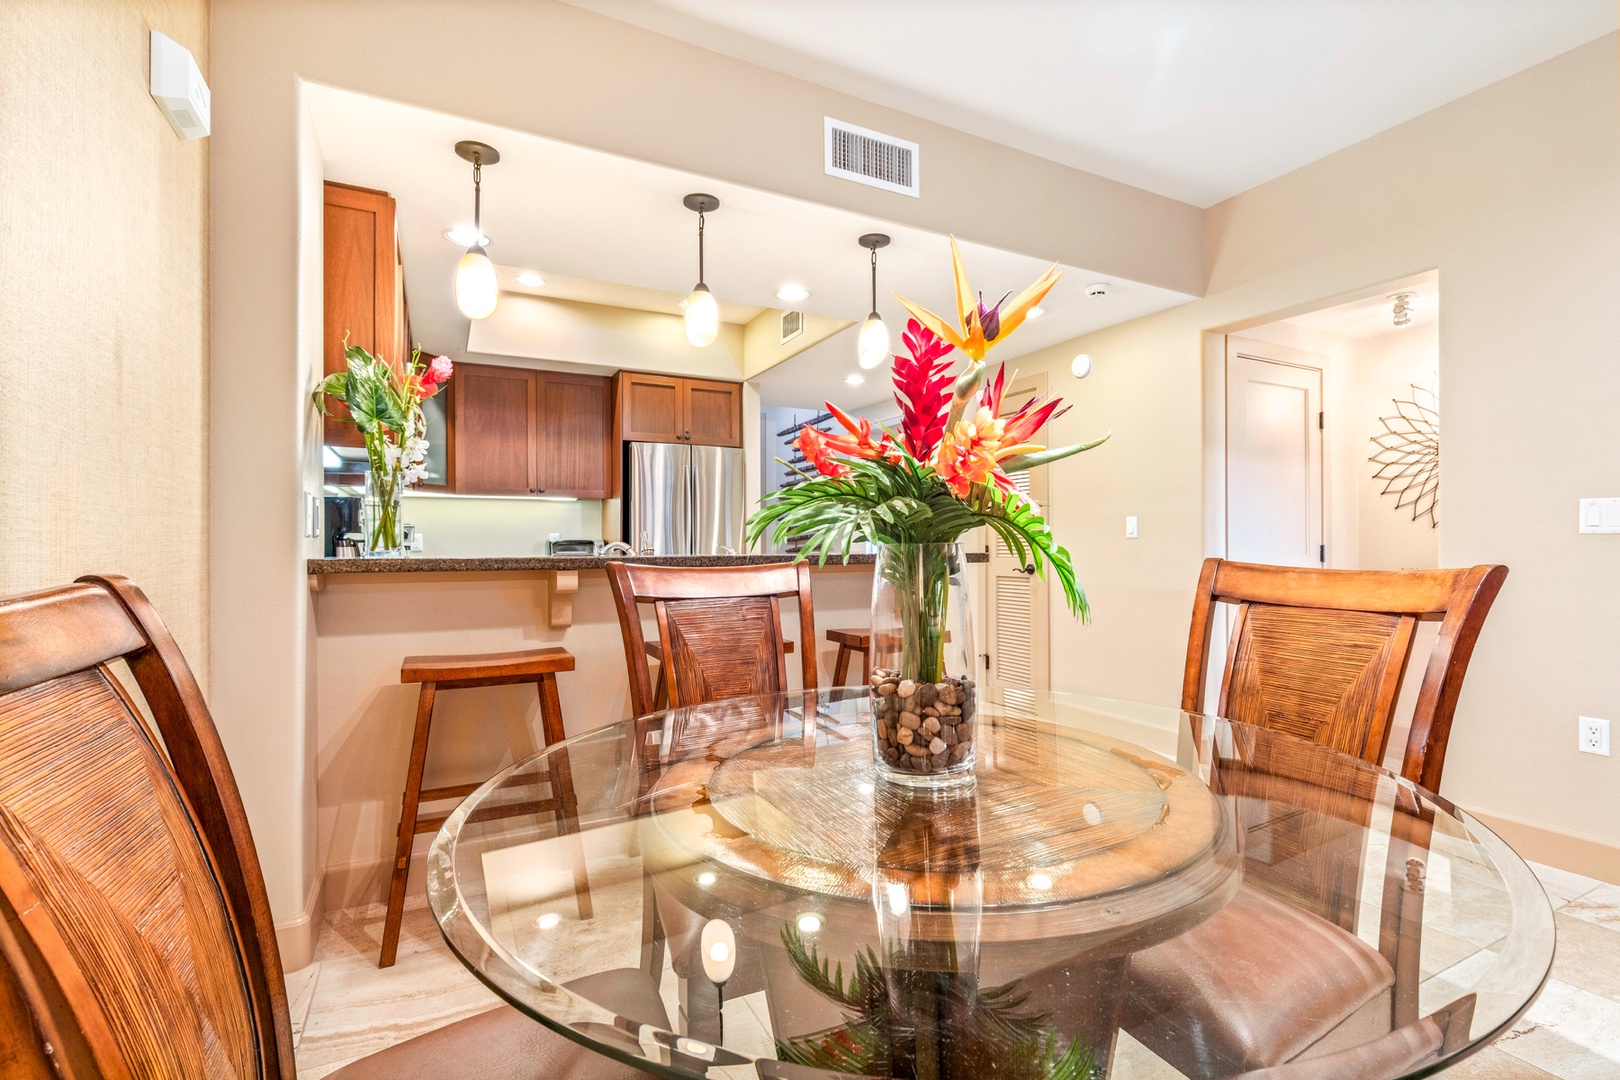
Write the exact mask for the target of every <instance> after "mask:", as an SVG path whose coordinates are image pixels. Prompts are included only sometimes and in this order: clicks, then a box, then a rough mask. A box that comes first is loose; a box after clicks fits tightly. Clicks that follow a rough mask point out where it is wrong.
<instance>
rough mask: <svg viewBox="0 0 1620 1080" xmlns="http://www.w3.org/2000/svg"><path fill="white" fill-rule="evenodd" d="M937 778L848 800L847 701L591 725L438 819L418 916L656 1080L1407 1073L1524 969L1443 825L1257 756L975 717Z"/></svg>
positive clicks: (858, 792)
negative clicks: (937, 786)
mask: <svg viewBox="0 0 1620 1080" xmlns="http://www.w3.org/2000/svg"><path fill="white" fill-rule="evenodd" d="M979 723H980V729H979V735H978V763H977V766H976V768H975V777H974V780H973V781H972V782H971V783H968V784H964V785H957V786H953V787H951V788H949V789H941V790H937V791H930V790H927V789H916V788H911V787H902V786H897V785H893V784H890V783H887V782H885V781H884V780H882V779H881V778H880V777H879V776H878V774H877V773H876V771H875V769H874V767H873V764H872V733H871V714H870V709H869V704H868V698H867V693H866V691H865V690H864V688H855V689H850V688H845V689H836V690H827V691H822V692H820V693H819V694H808V695H798V694H789V695H783V696H779V697H765V698H740V699H733V700H730V701H724V702H719V703H716V704H712V705H706V706H699V707H695V708H689V709H676V710H671V711H669V712H666V713H660V714H656V715H654V716H649V717H643V718H641V719H640V720H636V721H628V722H625V723H621V724H614V725H610V726H608V727H605V728H602V729H599V730H597V731H594V732H591V733H589V734H587V735H582V736H579V737H577V738H574V739H569V740H568V741H566V742H563V743H560V744H558V745H557V746H553V747H550V748H548V749H547V750H546V751H544V752H543V753H540V754H538V755H536V756H535V757H533V758H530V759H528V760H526V761H523V762H521V763H519V764H518V765H516V766H514V767H512V768H511V769H508V770H506V771H505V772H503V773H501V774H499V775H497V776H496V777H494V778H493V779H492V780H490V781H489V782H488V783H487V784H485V785H484V786H483V787H481V788H480V789H479V790H478V791H476V792H474V793H473V794H472V795H471V796H469V797H468V798H467V800H466V801H465V802H464V803H463V804H462V805H461V806H460V807H459V808H457V810H456V811H455V812H454V813H453V814H452V815H451V816H450V818H449V820H447V821H446V822H445V825H444V828H443V829H442V830H441V831H440V832H439V834H438V836H437V837H436V838H435V839H434V843H433V847H432V851H431V853H430V856H429V863H428V895H429V899H430V902H431V904H432V907H433V911H434V914H435V916H436V917H437V918H438V920H439V924H440V926H441V927H442V928H443V930H444V934H445V937H446V939H447V940H448V942H449V943H450V946H451V948H452V949H454V950H455V952H456V953H457V955H458V956H460V958H461V959H462V961H463V962H464V963H466V964H467V966H468V967H469V968H470V969H471V970H472V971H473V972H474V973H475V974H477V975H478V976H479V977H480V978H481V979H483V980H484V982H486V983H487V984H488V985H489V986H490V987H492V988H493V989H494V990H495V991H496V992H497V993H499V994H500V995H501V996H502V997H503V998H505V999H506V1000H507V1001H509V1002H510V1003H511V1004H512V1005H514V1006H516V1007H517V1008H519V1009H521V1010H523V1011H524V1012H526V1013H528V1014H529V1015H531V1016H533V1017H534V1018H535V1019H536V1020H538V1021H539V1022H541V1023H544V1024H546V1025H547V1026H549V1027H551V1028H554V1029H556V1030H557V1031H559V1032H561V1033H563V1034H564V1035H567V1036H569V1037H570V1038H573V1039H575V1040H576V1041H579V1042H582V1043H584V1044H586V1045H588V1046H590V1047H592V1048H593V1049H594V1050H596V1051H597V1052H599V1053H601V1054H603V1055H604V1056H606V1057H610V1058H614V1059H617V1060H619V1061H621V1062H626V1063H629V1064H631V1065H634V1066H635V1067H637V1068H639V1069H641V1070H643V1071H646V1072H648V1073H651V1074H654V1075H658V1076H668V1077H781V1078H800V1077H803V1078H810V1077H830V1076H877V1077H942V1078H943V1077H960V1078H968V1077H973V1078H978V1077H987V1076H996V1077H1009V1078H1024V1077H1029V1078H1054V1080H1057V1078H1063V1080H1069V1078H1072V1080H1081V1078H1084V1077H1088V1076H1096V1077H1103V1076H1114V1077H1162V1076H1173V1075H1175V1073H1174V1072H1173V1071H1169V1070H1179V1071H1180V1072H1181V1073H1182V1074H1184V1075H1187V1076H1195V1077H1226V1076H1237V1075H1241V1074H1244V1073H1247V1072H1251V1071H1254V1070H1257V1069H1263V1068H1274V1069H1277V1070H1278V1071H1277V1072H1275V1073H1267V1074H1266V1075H1267V1076H1268V1077H1270V1076H1276V1077H1278V1078H1282V1077H1292V1076H1298V1077H1300V1078H1305V1077H1329V1076H1335V1077H1336V1076H1357V1077H1406V1076H1422V1075H1426V1074H1428V1073H1430V1072H1433V1071H1436V1070H1438V1069H1440V1068H1442V1067H1444V1066H1445V1065H1447V1064H1450V1063H1452V1062H1454V1061H1455V1060H1456V1059H1457V1058H1459V1057H1461V1056H1463V1055H1465V1054H1467V1053H1468V1052H1470V1051H1471V1050H1474V1049H1476V1048H1478V1047H1479V1046H1481V1045H1484V1044H1485V1043H1487V1042H1489V1041H1490V1040H1491V1039H1492V1038H1494V1037H1495V1036H1496V1035H1498V1034H1500V1033H1501V1032H1503V1031H1504V1030H1506V1028H1507V1027H1508V1025H1510V1024H1511V1023H1512V1022H1513V1021H1514V1020H1515V1019H1516V1018H1517V1017H1518V1016H1519V1014H1520V1013H1522V1012H1523V1011H1524V1009H1525V1008H1527V1007H1528V1005H1529V1004H1530V1002H1531V1001H1532V1000H1533V999H1534V997H1535V995H1536V993H1537V992H1538V991H1539V989H1540V987H1541V984H1542V982H1543V981H1544V980H1545V978H1546V976H1547V972H1548V969H1549V967H1550V966H1551V963H1552V951H1553V919H1552V910H1551V907H1550V905H1549V904H1548V902H1547V898H1546V896H1545V894H1544V893H1543V892H1542V890H1541V887H1540V885H1539V884H1538V883H1537V881H1536V879H1535V877H1534V876H1533V875H1532V874H1531V873H1530V870H1529V868H1528V867H1526V866H1525V864H1524V863H1523V862H1522V861H1521V860H1520V859H1519V858H1518V857H1517V856H1516V855H1515V854H1514V853H1513V852H1512V851H1511V850H1510V849H1509V848H1508V847H1507V845H1505V844H1504V843H1502V841H1501V840H1499V839H1498V838H1497V837H1495V836H1494V835H1492V834H1491V833H1490V832H1489V831H1488V830H1486V829H1485V828H1484V827H1482V826H1481V825H1480V824H1479V823H1478V822H1477V821H1475V820H1474V819H1473V818H1471V817H1470V816H1469V815H1468V814H1466V813H1465V812H1463V811H1461V810H1459V809H1458V808H1457V807H1455V806H1453V805H1451V804H1450V803H1448V802H1446V801H1445V800H1444V799H1441V798H1438V797H1436V796H1434V795H1431V794H1429V793H1427V792H1425V791H1423V790H1421V789H1419V788H1417V787H1415V786H1414V785H1412V784H1410V783H1407V782H1406V781H1404V780H1402V779H1400V778H1399V777H1396V776H1392V775H1391V774H1389V773H1387V772H1385V771H1383V770H1381V769H1378V768H1375V767H1373V766H1371V765H1368V764H1366V763H1364V762H1361V761H1359V760H1356V759H1354V758H1350V757H1346V756H1344V755H1342V754H1338V753H1335V752H1333V751H1330V750H1327V749H1325V748H1323V747H1320V746H1317V745H1315V744H1312V743H1308V742H1304V741H1302V740H1299V739H1296V738H1293V737H1291V736H1288V735H1284V734H1281V733H1277V732H1271V731H1266V730H1263V729H1258V728H1252V727H1248V726H1246V725H1242V724H1236V723H1231V722H1229V721H1225V720H1220V719H1216V718H1213V717H1207V716H1196V715H1192V714H1188V713H1183V712H1181V711H1179V710H1177V709H1170V708H1164V707H1159V706H1150V705H1142V704H1136V703H1129V702H1118V701H1108V700H1104V699H1098V698H1088V697H1080V696H1071V695H1061V694H1038V693H1037V694H1019V695H1016V697H1015V696H1014V695H1011V694H1009V695H1008V696H1007V698H1006V699H1004V700H998V699H995V698H993V697H991V698H988V699H987V700H984V701H983V702H982V703H981V709H980V720H979Z"/></svg>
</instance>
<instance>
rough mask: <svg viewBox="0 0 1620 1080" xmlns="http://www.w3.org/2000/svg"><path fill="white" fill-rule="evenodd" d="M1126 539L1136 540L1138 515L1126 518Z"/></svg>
mask: <svg viewBox="0 0 1620 1080" xmlns="http://www.w3.org/2000/svg"><path fill="white" fill-rule="evenodd" d="M1125 539H1127V540H1135V539H1136V517H1135V515H1132V516H1130V517H1127V518H1126V519H1125Z"/></svg>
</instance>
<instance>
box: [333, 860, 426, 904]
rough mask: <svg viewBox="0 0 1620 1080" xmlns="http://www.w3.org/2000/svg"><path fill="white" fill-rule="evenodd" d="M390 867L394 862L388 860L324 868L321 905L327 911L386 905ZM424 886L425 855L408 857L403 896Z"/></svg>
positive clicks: (414, 892) (390, 874) (409, 894)
mask: <svg viewBox="0 0 1620 1080" xmlns="http://www.w3.org/2000/svg"><path fill="white" fill-rule="evenodd" d="M393 866H394V860H392V859H388V858H383V859H371V860H367V861H365V862H353V863H342V864H340V865H337V866H328V867H327V868H326V872H325V873H324V874H322V875H321V901H322V906H323V907H324V908H325V909H326V910H327V911H342V910H343V909H344V908H352V907H365V906H366V905H367V904H384V903H387V902H388V883H389V880H390V878H391V877H392V871H393ZM426 883H427V852H426V851H419V852H416V853H414V854H412V856H411V875H410V879H409V881H408V883H407V885H406V887H405V895H406V896H414V895H416V894H418V893H420V892H421V891H422V890H423V889H424V888H425V887H426Z"/></svg>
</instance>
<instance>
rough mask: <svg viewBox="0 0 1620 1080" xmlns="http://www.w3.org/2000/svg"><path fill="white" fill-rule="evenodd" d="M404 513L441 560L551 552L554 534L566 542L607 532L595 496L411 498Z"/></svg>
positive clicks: (425, 546)
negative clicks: (564, 499) (558, 498)
mask: <svg viewBox="0 0 1620 1080" xmlns="http://www.w3.org/2000/svg"><path fill="white" fill-rule="evenodd" d="M402 516H403V517H404V519H405V521H407V522H409V523H410V524H411V525H413V526H415V527H416V529H417V531H419V532H420V533H421V534H422V540H423V550H422V551H421V552H413V554H421V555H431V556H437V557H440V558H467V559H475V558H486V557H497V556H525V555H545V554H547V551H546V542H547V540H548V539H549V538H550V535H551V534H552V533H559V534H561V536H562V538H563V539H565V540H578V539H586V540H595V539H600V538H601V536H602V504H601V503H600V502H599V501H596V500H594V499H581V500H579V501H577V502H550V501H547V500H544V499H527V498H522V497H514V498H509V499H503V498H483V497H477V496H450V497H446V496H434V495H410V494H407V495H406V496H405V503H404V508H403V510H402Z"/></svg>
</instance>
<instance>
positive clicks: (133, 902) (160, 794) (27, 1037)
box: [0, 577, 657, 1080]
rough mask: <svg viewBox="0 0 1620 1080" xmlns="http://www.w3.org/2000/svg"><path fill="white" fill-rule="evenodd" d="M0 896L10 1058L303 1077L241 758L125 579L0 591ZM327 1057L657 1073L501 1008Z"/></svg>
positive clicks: (437, 1073)
mask: <svg viewBox="0 0 1620 1080" xmlns="http://www.w3.org/2000/svg"><path fill="white" fill-rule="evenodd" d="M120 662H122V663H120ZM125 664H127V668H128V671H129V672H130V673H132V674H133V676H134V687H133V688H131V687H129V686H126V685H125V683H124V682H123V681H122V680H121V678H120V676H119V674H118V670H117V669H119V668H122V667H123V666H124V665H125ZM134 692H138V694H139V696H140V697H141V698H143V699H144V702H145V706H146V709H147V710H148V712H149V715H150V717H151V720H152V721H153V722H154V723H155V729H156V730H155V731H154V730H153V729H152V728H150V727H148V723H147V720H146V719H145V718H144V717H143V715H142V711H141V708H140V707H139V706H138V705H137V703H136V700H135V697H134V696H133V695H134ZM0 914H3V916H4V917H3V918H0V1049H3V1051H4V1060H5V1068H6V1072H5V1075H7V1076H24V1077H40V1078H44V1077H68V1078H75V1080H76V1078H92V1077H95V1078H100V1077H107V1078H115V1077H130V1076H154V1077H205V1076H234V1077H242V1078H266V1080H283V1078H286V1080H290V1078H292V1077H293V1076H294V1074H295V1065H294V1061H293V1042H292V1026H291V1022H290V1020H289V1017H288V1012H287V991H286V986H285V984H284V982H283V979H282V970H281V957H280V954H279V953H278V951H277V948H276V937H275V929H274V926H273V924H272V921H271V914H270V905H269V901H268V898H267V896H266V893H265V887H264V878H263V875H262V874H261V871H260V868H259V861H258V856H257V854H256V852H255V849H254V844H253V837H252V835H251V833H250V831H249V829H248V820H247V816H246V813H245V811H244V810H243V806H242V800H241V796H240V794H239V793H238V791H237V786H236V780H235V777H234V776H233V775H232V772H231V766H230V763H229V762H228V761H227V760H226V757H225V750H224V747H223V745H222V744H221V742H220V738H219V735H218V732H217V731H216V730H215V728H214V722H213V719H212V718H211V717H210V715H209V711H208V706H207V705H206V704H205V702H204V700H203V695H202V691H201V690H200V689H199V687H198V685H197V682H196V680H195V679H194V678H193V676H192V673H191V669H190V668H189V667H188V666H187V664H186V661H185V659H184V657H182V656H181V654H180V650H179V648H178V646H176V644H175V642H174V639H173V638H172V637H170V635H169V632H168V630H167V629H165V627H164V625H163V623H162V621H161V620H160V619H159V618H158V616H157V613H156V612H155V611H154V610H153V609H152V606H151V604H150V603H149V602H148V601H147V599H146V597H145V595H143V594H142V593H141V591H140V590H139V589H138V588H136V587H135V586H134V585H132V584H131V583H130V582H129V581H127V580H125V579H123V578H120V577H98V578H84V579H81V580H80V581H79V582H78V583H76V584H74V585H70V586H66V587H63V588H57V589H50V590H47V591H44V592H38V593H33V594H31V595H27V596H19V597H13V598H10V599H6V600H0ZM624 980H625V981H627V982H629V983H638V981H639V980H641V973H640V972H638V971H634V969H630V970H629V971H627V972H625V973H624ZM654 997H656V988H655V990H654ZM626 1015H630V1013H628V1012H627V1013H626ZM656 1019H657V1018H656V1017H653V1018H652V1020H653V1021H656ZM332 1075H333V1076H335V1077H338V1078H340V1080H369V1078H372V1077H378V1078H381V1077H391V1078H401V1077H422V1078H427V1077H433V1078H438V1077H443V1076H446V1075H463V1076H479V1077H487V1078H491V1080H501V1078H505V1080H519V1078H526V1080H556V1078H557V1077H559V1076H570V1077H574V1076H578V1077H593V1078H598V1077H599V1078H604V1080H605V1078H614V1080H632V1078H634V1077H638V1076H641V1075H643V1074H641V1073H640V1072H637V1071H636V1070H634V1069H631V1068H629V1067H628V1066H623V1065H620V1064H617V1063H615V1062H613V1061H610V1060H608V1059H607V1058H604V1057H600V1056H598V1055H596V1054H594V1053H593V1052H591V1051H588V1050H586V1049H584V1048H583V1047H581V1046H579V1045H577V1044H575V1043H573V1042H570V1041H569V1040H567V1039H565V1038H563V1037H562V1036H560V1035H556V1034H554V1033H552V1032H551V1031H549V1030H547V1029H546V1028H543V1027H541V1026H540V1025H539V1024H538V1023H536V1022H535V1021H533V1020H531V1019H529V1018H528V1017H526V1016H524V1015H522V1014H520V1013H518V1012H517V1011H516V1010H513V1009H508V1008H498V1009H494V1010H492V1011H489V1012H485V1013H482V1014H480V1015H478V1016H474V1017H472V1018H470V1019H467V1020H463V1021H460V1022H458V1023H455V1024H451V1025H449V1026H448V1027H444V1028H441V1029H439V1030H438V1031H434V1032H430V1033H429V1034H427V1035H423V1036H420V1037H418V1038H415V1039H411V1040H408V1041H406V1042H403V1043H400V1044H397V1045H395V1046H393V1047H390V1048H389V1049H386V1050H383V1051H381V1052H380V1053H378V1054H374V1055H372V1056H371V1057H368V1058H365V1059H362V1060H361V1061H359V1062H355V1063H353V1064H350V1065H348V1066H345V1067H344V1068H343V1069H340V1070H339V1071H338V1072H337V1073H334V1074H332Z"/></svg>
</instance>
